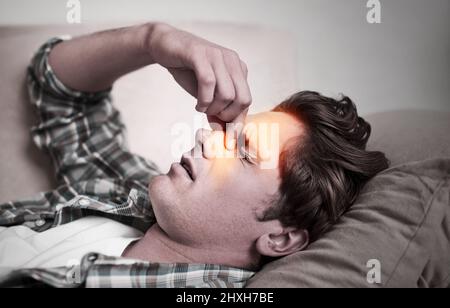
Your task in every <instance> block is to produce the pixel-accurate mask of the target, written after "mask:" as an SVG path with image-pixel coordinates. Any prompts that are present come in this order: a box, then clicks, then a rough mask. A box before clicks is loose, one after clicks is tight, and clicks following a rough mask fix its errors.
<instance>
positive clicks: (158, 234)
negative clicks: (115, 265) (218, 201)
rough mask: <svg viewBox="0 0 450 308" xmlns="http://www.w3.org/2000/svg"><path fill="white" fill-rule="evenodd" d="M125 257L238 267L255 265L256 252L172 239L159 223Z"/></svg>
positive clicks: (253, 267) (124, 254) (128, 250)
mask: <svg viewBox="0 0 450 308" xmlns="http://www.w3.org/2000/svg"><path fill="white" fill-rule="evenodd" d="M122 256H123V257H126V258H133V259H140V260H144V261H148V262H152V263H190V264H221V265H226V266H231V267H237V268H245V269H251V270H254V269H255V266H254V264H255V262H254V260H255V257H256V256H255V252H253V251H252V250H251V249H248V253H247V254H245V253H239V254H236V253H231V252H230V250H224V249H218V248H209V249H207V248H201V247H190V246H187V245H184V244H181V243H178V242H176V241H174V240H172V239H171V238H170V237H169V236H168V235H167V234H166V233H165V232H164V231H163V230H162V229H161V228H160V227H159V225H158V224H155V225H153V226H152V227H151V228H150V229H149V230H148V231H147V232H146V234H145V236H144V237H143V238H142V239H140V240H139V241H137V242H134V243H133V244H132V245H130V246H128V247H127V249H126V250H125V251H124V253H123V254H122Z"/></svg>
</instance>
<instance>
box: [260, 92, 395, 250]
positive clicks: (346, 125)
mask: <svg viewBox="0 0 450 308" xmlns="http://www.w3.org/2000/svg"><path fill="white" fill-rule="evenodd" d="M273 111H276V112H286V113H288V114H291V115H293V116H294V117H296V118H297V119H298V120H299V121H301V122H302V123H303V124H304V125H305V127H306V131H305V134H304V136H302V137H301V138H299V140H296V141H295V142H294V144H293V145H289V146H288V147H287V149H284V150H283V152H282V153H281V156H280V171H281V179H282V182H281V186H280V189H279V195H278V196H277V198H276V201H275V204H274V206H272V207H271V208H270V209H269V210H268V211H266V213H265V214H264V217H263V220H271V219H279V220H280V221H281V223H282V224H283V225H284V226H287V227H288V226H294V227H297V228H300V229H306V230H308V232H309V237H310V242H313V241H315V240H317V239H318V237H319V236H321V235H322V234H323V233H324V232H326V231H327V230H328V229H329V228H330V227H331V226H332V225H333V224H334V223H336V222H337V221H338V219H339V217H340V216H341V215H342V214H343V213H345V212H346V211H347V210H348V208H349V207H350V206H351V205H352V204H353V203H354V201H355V199H356V197H357V196H358V194H359V192H360V191H361V189H362V187H363V186H364V185H365V183H366V182H367V181H368V180H369V179H371V178H372V177H373V176H375V175H376V174H377V173H379V172H380V171H382V170H384V169H386V168H388V166H389V162H388V160H387V159H386V157H385V155H384V154H383V153H382V152H373V151H367V150H366V144H367V141H368V139H369V137H370V133H371V127H370V124H369V123H367V122H366V121H365V120H364V119H363V118H361V117H359V116H358V113H357V109H356V106H355V104H354V103H353V102H352V100H351V99H350V98H348V97H346V96H343V97H342V98H341V99H339V100H335V99H333V98H329V97H325V96H322V95H320V94H319V93H317V92H311V91H304V92H299V93H297V94H294V95H293V96H292V97H290V98H289V99H287V100H286V101H284V102H282V103H281V104H280V105H278V106H277V107H276V108H275V109H274V110H273Z"/></svg>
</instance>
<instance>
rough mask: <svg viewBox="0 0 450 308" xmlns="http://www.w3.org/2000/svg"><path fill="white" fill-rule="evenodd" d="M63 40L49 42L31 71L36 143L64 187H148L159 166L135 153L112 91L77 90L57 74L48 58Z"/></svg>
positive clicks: (30, 81)
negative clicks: (96, 183) (105, 183)
mask: <svg viewBox="0 0 450 308" xmlns="http://www.w3.org/2000/svg"><path fill="white" fill-rule="evenodd" d="M62 41H63V39H61V38H52V39H50V40H49V41H47V42H46V43H45V44H44V45H43V46H42V47H40V48H39V50H38V51H37V52H36V54H35V56H34V57H33V59H32V61H31V64H30V66H29V67H28V79H27V86H28V90H29V97H30V101H31V104H32V105H33V106H35V109H36V111H37V114H38V121H39V122H38V123H37V125H36V126H34V127H32V129H31V132H32V137H33V141H34V143H35V144H36V145H37V146H38V148H39V149H41V150H43V151H44V152H46V153H48V154H49V156H50V158H51V160H52V162H53V165H54V168H55V173H56V177H57V180H58V183H59V184H66V185H71V184H73V183H75V182H80V181H87V180H91V179H98V178H113V179H119V180H124V181H136V182H141V183H147V182H148V181H149V179H150V178H151V176H154V175H157V174H159V173H160V172H159V170H158V168H157V166H156V165H155V164H154V163H152V162H150V161H148V160H146V159H144V158H142V157H140V156H138V155H134V154H132V153H130V152H129V150H128V147H127V144H126V139H125V126H124V124H123V122H122V120H121V116H120V113H119V111H118V110H117V109H115V108H114V106H113V104H112V99H111V89H109V90H107V91H103V92H97V93H86V92H81V91H75V90H73V89H70V88H69V87H67V86H65V85H64V84H63V83H62V82H61V81H60V80H59V79H58V77H57V76H56V75H55V74H54V72H53V70H52V68H51V67H50V65H49V61H48V56H49V54H50V51H51V50H52V48H53V47H54V46H55V45H56V44H59V43H61V42H62Z"/></svg>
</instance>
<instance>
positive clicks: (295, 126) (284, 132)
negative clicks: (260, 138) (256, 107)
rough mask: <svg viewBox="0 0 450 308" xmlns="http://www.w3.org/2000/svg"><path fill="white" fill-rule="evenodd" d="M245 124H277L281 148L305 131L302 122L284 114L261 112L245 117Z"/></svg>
mask: <svg viewBox="0 0 450 308" xmlns="http://www.w3.org/2000/svg"><path fill="white" fill-rule="evenodd" d="M245 124H246V125H247V124H256V125H259V124H268V125H271V124H277V125H278V127H279V138H280V140H279V141H280V145H281V148H282V147H283V146H284V145H285V144H286V143H287V142H288V141H289V140H290V139H291V138H295V137H300V136H302V135H303V133H304V131H305V127H304V125H303V123H302V122H300V121H299V120H298V119H296V118H295V117H293V116H292V115H290V114H287V113H285V112H262V113H257V114H253V115H249V116H247V119H246V121H245Z"/></svg>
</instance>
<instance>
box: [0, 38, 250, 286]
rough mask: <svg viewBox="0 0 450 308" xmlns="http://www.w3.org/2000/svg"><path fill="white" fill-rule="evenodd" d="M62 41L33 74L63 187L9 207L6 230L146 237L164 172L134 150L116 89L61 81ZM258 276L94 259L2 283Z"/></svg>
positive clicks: (158, 282)
mask: <svg viewBox="0 0 450 308" xmlns="http://www.w3.org/2000/svg"><path fill="white" fill-rule="evenodd" d="M61 41H63V39H60V38H53V39H51V40H49V41H48V42H47V43H45V44H44V45H43V46H42V47H41V48H40V49H39V50H38V51H37V53H36V55H35V56H34V58H33V60H32V62H31V64H30V66H29V68H28V90H29V96H30V100H31V103H32V105H34V107H35V109H36V110H37V113H38V117H39V123H38V124H37V125H36V126H34V127H33V128H32V130H31V132H32V137H33V140H34V143H35V144H36V145H37V146H38V147H39V148H40V149H41V150H43V151H45V152H46V153H48V154H49V156H50V158H51V160H52V162H53V165H54V167H55V170H56V177H57V181H58V187H57V188H56V189H55V190H52V191H48V192H43V193H40V194H39V195H38V196H36V197H34V198H32V199H29V200H21V201H16V202H8V203H5V204H1V205H0V226H3V227H8V226H17V225H24V226H27V227H29V228H31V229H33V230H35V231H37V232H42V231H45V230H48V229H49V228H55V227H58V226H60V225H62V224H65V223H69V222H71V221H74V220H76V219H79V218H82V217H85V216H89V215H97V216H103V217H107V218H110V219H114V220H116V221H119V222H121V223H124V224H127V225H129V226H132V227H135V228H137V229H139V230H141V231H146V230H147V229H148V228H149V227H150V226H151V225H152V224H154V223H155V222H156V219H155V216H154V213H153V210H152V207H151V204H150V201H149V198H148V190H147V187H148V184H149V181H150V179H151V178H152V177H153V176H156V175H158V174H160V172H159V170H158V168H157V166H156V165H155V164H154V163H152V162H150V161H148V160H146V159H145V158H143V157H140V156H138V155H135V154H132V153H130V152H129V151H128V149H127V145H126V140H125V135H124V133H125V127H124V125H123V123H122V121H121V118H120V113H119V112H118V111H117V110H116V109H115V108H114V106H113V104H112V99H111V94H110V91H105V92H99V93H83V92H79V91H74V90H71V89H69V88H68V87H66V86H64V84H63V83H62V82H61V81H60V80H58V79H57V77H56V75H55V74H54V73H53V71H52V69H51V67H50V66H49V63H48V55H49V53H50V51H51V49H52V47H53V46H54V45H56V44H58V43H60V42H61ZM0 266H1V265H0ZM253 274H254V273H253V272H250V271H246V270H242V269H236V268H230V267H226V266H220V265H209V264H159V263H148V262H143V261H139V260H130V259H125V258H117V257H108V256H104V255H100V254H94V253H91V254H88V255H87V256H85V257H84V258H83V259H82V260H80V263H79V264H76V265H74V266H70V267H63V268H53V269H20V270H14V271H9V272H8V273H7V274H4V275H3V277H0V285H3V286H34V285H42V284H44V285H50V286H54V287H83V286H85V287H146V288H153V287H158V288H159V287H243V286H244V285H245V283H246V281H247V280H248V279H249V278H250V277H252V276H253Z"/></svg>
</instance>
